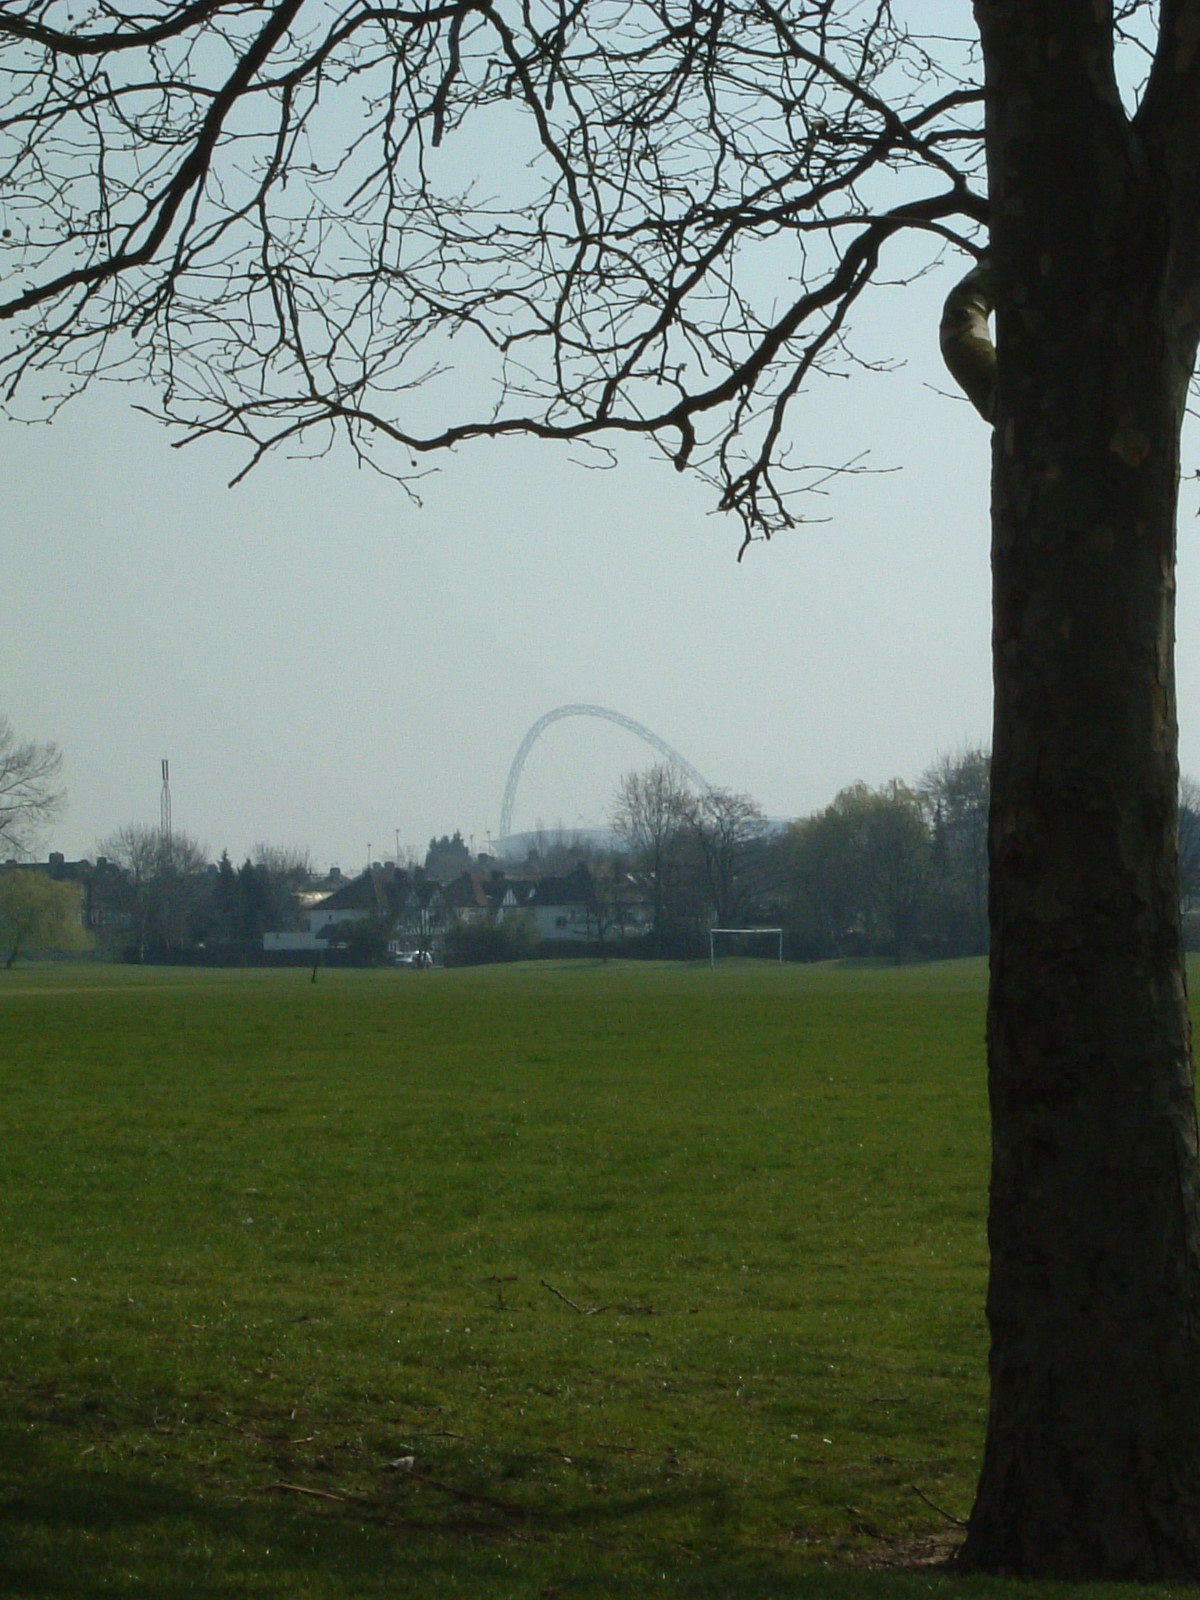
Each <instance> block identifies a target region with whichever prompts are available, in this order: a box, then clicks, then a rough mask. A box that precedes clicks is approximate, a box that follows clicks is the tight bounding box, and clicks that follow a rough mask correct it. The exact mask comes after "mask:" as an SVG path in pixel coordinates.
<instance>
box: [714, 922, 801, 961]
mask: <svg viewBox="0 0 1200 1600" xmlns="http://www.w3.org/2000/svg"><path fill="white" fill-rule="evenodd" d="M719 933H773V934H774V935H775V936H776V938H777V939H778V940H779V965H780V966H782V965H783V929H782V928H710V929H709V930H708V964H709V966H710V967H715V966H716V964H717V955H716V938H717V934H719Z"/></svg>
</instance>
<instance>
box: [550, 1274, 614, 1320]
mask: <svg viewBox="0 0 1200 1600" xmlns="http://www.w3.org/2000/svg"><path fill="white" fill-rule="evenodd" d="M538 1282H539V1283H540V1284H541V1286H542V1288H543V1289H549V1291H550V1293H551V1294H553V1295H557V1297H558V1298H559V1299H560V1300H561V1301H562V1302H563V1304H564V1305H568V1306H570V1308H571V1310H572V1311H577V1312H578V1313H579V1315H580V1316H581V1317H594V1316H598V1315H599V1313H600V1312H601V1311H607V1310H608V1309H609V1307H608V1306H581V1305H579V1304H578V1302H577V1301H575V1300H572V1299H571V1297H570V1295H569V1294H564V1293H563V1292H562V1290H561V1289H556V1288H555V1287H554V1285H553V1284H552V1283H547V1282H546V1280H545V1278H539V1279H538Z"/></svg>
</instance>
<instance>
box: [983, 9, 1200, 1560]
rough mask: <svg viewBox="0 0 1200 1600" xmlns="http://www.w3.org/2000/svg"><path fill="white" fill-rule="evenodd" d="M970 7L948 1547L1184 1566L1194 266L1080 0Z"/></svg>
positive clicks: (1192, 1504)
mask: <svg viewBox="0 0 1200 1600" xmlns="http://www.w3.org/2000/svg"><path fill="white" fill-rule="evenodd" d="M977 11H978V13H979V16H980V21H981V26H982V28H983V33H984V42H985V53H986V54H987V56H988V72H989V84H988V87H989V111H988V117H989V122H988V143H989V161H990V166H991V179H992V183H991V188H992V205H993V208H994V210H993V223H992V265H993V272H994V288H995V295H996V343H997V353H998V386H997V393H996V406H995V425H996V426H995V434H994V440H993V547H992V561H993V582H994V618H995V631H994V640H993V646H994V673H995V728H994V745H993V764H992V810H991V823H990V854H991V885H992V890H991V907H990V915H991V936H992V986H991V999H990V1007H989V1019H988V1048H989V1089H990V1097H991V1108H992V1121H993V1165H992V1187H991V1207H990V1215H989V1225H988V1226H989V1242H990V1247H991V1258H992V1266H991V1280H990V1284H989V1291H988V1319H989V1323H990V1327H991V1338H992V1349H991V1385H992V1392H991V1405H990V1412H989V1418H988V1435H987V1445H986V1451H985V1457H984V1466H983V1473H982V1477H981V1480H980V1485H979V1491H978V1497H977V1500H976V1504H975V1509H974V1511H973V1513H972V1517H971V1522H970V1528H969V1532H968V1537H967V1542H966V1545H965V1546H964V1549H963V1552H962V1558H961V1559H962V1564H963V1565H964V1566H965V1567H967V1568H974V1569H982V1570H989V1571H1000V1572H1011V1573H1017V1574H1023V1575H1028V1576H1059V1577H1064V1578H1110V1579H1112V1578H1128V1579H1147V1580H1148V1579H1165V1578H1192V1579H1195V1578H1197V1577H1200V1213H1198V1209H1197V1187H1196V1163H1197V1138H1196V1110H1195V1092H1194V1085H1193V1078H1192V1067H1191V1053H1190V1034H1189V1025H1188V1017H1187V1009H1186V996H1185V989H1184V969H1183V957H1182V949H1181V941H1180V937H1179V915H1178V887H1177V847H1176V809H1177V791H1178V768H1177V757H1176V726H1175V704H1174V683H1173V666H1172V655H1173V607H1174V529H1175V511H1176V495H1177V481H1178V471H1179V463H1178V440H1179V431H1180V425H1181V420H1182V414H1183V403H1184V397H1185V393H1186V385H1187V379H1188V375H1189V374H1190V371H1191V366H1192V360H1193V357H1194V352H1195V329H1194V326H1193V324H1194V313H1193V310H1192V304H1191V301H1190V299H1189V298H1188V296H1189V295H1190V294H1191V292H1192V269H1191V268H1188V270H1187V283H1186V284H1185V285H1183V286H1182V287H1181V282H1180V279H1179V276H1178V273H1179V269H1178V258H1177V247H1178V246H1179V244H1180V240H1179V238H1178V237H1173V236H1172V225H1171V206H1170V203H1169V196H1168V193H1167V188H1168V185H1167V183H1166V181H1165V179H1164V175H1163V170H1162V165H1161V163H1159V162H1158V161H1157V159H1156V151H1155V149H1154V148H1153V146H1152V145H1150V144H1148V142H1147V141H1146V140H1145V139H1144V138H1142V137H1141V136H1140V135H1139V131H1138V129H1137V128H1136V126H1135V125H1134V124H1132V123H1131V122H1130V121H1129V120H1128V119H1127V118H1126V116H1125V114H1124V112H1123V111H1122V109H1121V106H1120V103H1119V101H1118V98H1117V95H1116V90H1115V87H1114V86H1113V84H1112V81H1111V59H1110V58H1108V59H1107V60H1106V58H1105V54H1104V47H1105V39H1104V37H1103V35H1104V31H1105V28H1106V26H1107V24H1106V23H1105V20H1104V16H1103V13H1104V7H1103V6H1099V7H1097V6H1095V5H1093V4H1092V0H1084V3H1078V0H1061V4H1060V5H1059V6H1057V7H1056V6H1054V5H1048V4H1046V5H1031V4H1028V3H1024V4H1022V3H1018V0H996V3H987V0H980V3H979V4H978V6H977ZM1108 43H1109V44H1110V43H1111V40H1109V41H1108ZM1018 174H1019V175H1020V176H1019V191H1020V192H1019V196H1018ZM1184 289H1186V291H1187V292H1186V293H1185V292H1183V291H1184Z"/></svg>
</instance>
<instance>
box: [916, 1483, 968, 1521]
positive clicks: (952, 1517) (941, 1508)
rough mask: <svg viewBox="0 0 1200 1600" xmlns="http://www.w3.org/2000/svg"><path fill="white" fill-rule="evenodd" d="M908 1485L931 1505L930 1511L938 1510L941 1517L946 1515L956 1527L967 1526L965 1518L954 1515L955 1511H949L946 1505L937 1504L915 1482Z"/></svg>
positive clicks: (920, 1498)
mask: <svg viewBox="0 0 1200 1600" xmlns="http://www.w3.org/2000/svg"><path fill="white" fill-rule="evenodd" d="M908 1487H909V1488H910V1489H911V1490H912V1492H913V1493H914V1494H915V1495H916V1496H917V1498H918V1499H919V1500H924V1502H925V1504H926V1505H927V1506H928V1507H929V1509H930V1511H936V1512H937V1514H938V1516H939V1517H945V1519H946V1521H947V1522H952V1523H953V1524H954V1526H955V1527H956V1528H965V1527H966V1523H965V1522H964V1521H963V1519H962V1518H961V1517H956V1516H955V1515H954V1513H953V1511H947V1510H946V1508H945V1507H944V1506H939V1505H935V1504H934V1502H933V1501H932V1500H931V1499H930V1498H929V1496H928V1495H927V1494H925V1493H924V1491H923V1490H921V1489H918V1488H917V1486H916V1484H915V1483H910V1484H909V1486H908Z"/></svg>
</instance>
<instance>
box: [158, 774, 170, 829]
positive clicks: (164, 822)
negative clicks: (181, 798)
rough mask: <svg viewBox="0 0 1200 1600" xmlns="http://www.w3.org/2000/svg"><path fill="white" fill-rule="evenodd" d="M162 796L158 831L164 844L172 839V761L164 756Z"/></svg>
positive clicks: (159, 806)
mask: <svg viewBox="0 0 1200 1600" xmlns="http://www.w3.org/2000/svg"><path fill="white" fill-rule="evenodd" d="M162 779H163V782H162V797H161V799H160V800H159V802H158V831H159V833H160V835H161V836H162V840H163V843H164V844H169V843H170V840H171V763H170V762H169V761H167V760H166V759H165V757H164V759H163V764H162Z"/></svg>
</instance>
